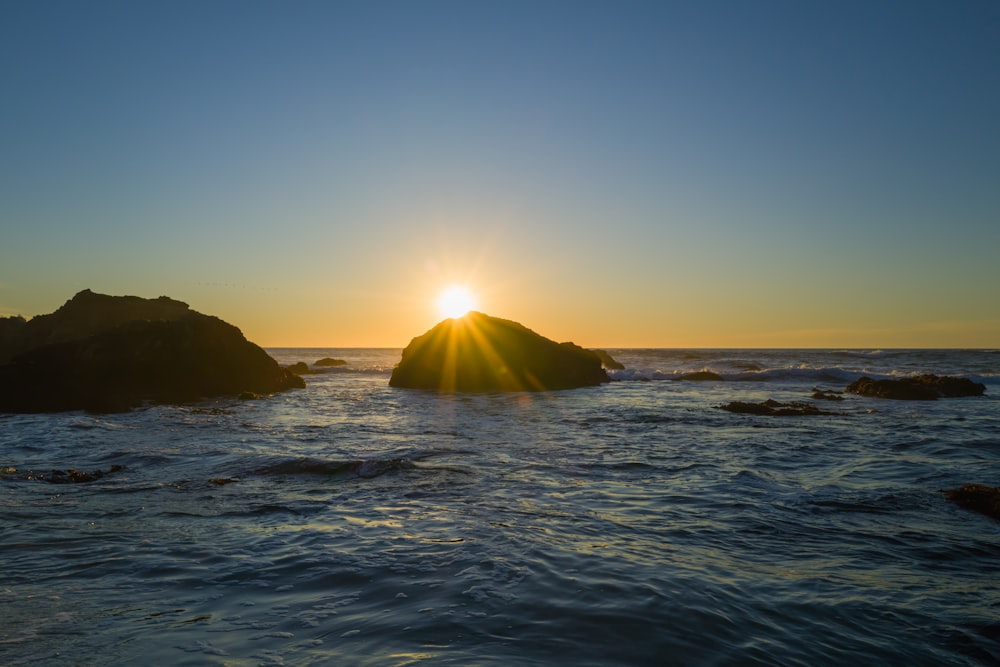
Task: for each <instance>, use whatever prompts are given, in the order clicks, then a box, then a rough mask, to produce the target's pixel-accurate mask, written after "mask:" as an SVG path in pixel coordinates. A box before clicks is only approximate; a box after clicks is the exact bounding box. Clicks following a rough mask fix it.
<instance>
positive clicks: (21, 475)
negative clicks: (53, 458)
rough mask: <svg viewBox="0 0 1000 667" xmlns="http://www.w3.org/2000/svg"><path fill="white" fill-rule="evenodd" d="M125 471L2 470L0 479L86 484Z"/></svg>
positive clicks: (121, 467) (118, 466) (115, 466)
mask: <svg viewBox="0 0 1000 667" xmlns="http://www.w3.org/2000/svg"><path fill="white" fill-rule="evenodd" d="M124 469H125V466H121V465H113V466H111V467H110V468H109V469H107V470H95V471H94V472H85V471H83V470H77V469H76V468H69V469H68V470H53V471H52V472H50V473H37V472H35V471H33V470H28V471H26V472H19V471H18V470H17V469H16V468H2V469H0V477H4V478H7V479H11V478H13V479H24V480H30V481H38V482H49V483H50V484H84V483H86V482H96V481H97V480H99V479H101V478H103V477H104V476H106V475H110V474H112V473H116V472H121V471H122V470H124Z"/></svg>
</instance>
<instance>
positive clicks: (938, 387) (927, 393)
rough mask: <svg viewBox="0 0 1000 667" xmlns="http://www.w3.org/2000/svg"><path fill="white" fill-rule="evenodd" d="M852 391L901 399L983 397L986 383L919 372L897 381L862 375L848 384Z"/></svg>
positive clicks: (922, 399)
mask: <svg viewBox="0 0 1000 667" xmlns="http://www.w3.org/2000/svg"><path fill="white" fill-rule="evenodd" d="M845 391H847V392H849V393H852V394H860V395H862V396H872V397H875V398H892V399H896V400H901V401H933V400H934V399H936V398H938V397H947V398H953V397H957V396H982V395H983V393H984V392H985V391H986V385H983V384H980V383H978V382H973V381H972V380H970V379H968V378H963V377H942V376H938V375H920V376H917V377H908V378H899V379H894V380H873V379H872V378H870V377H867V376H865V377H861V378H859V379H857V380H855V381H854V382H852V383H851V384H849V385H847V389H846V390H845Z"/></svg>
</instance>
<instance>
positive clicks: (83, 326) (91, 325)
mask: <svg viewBox="0 0 1000 667" xmlns="http://www.w3.org/2000/svg"><path fill="white" fill-rule="evenodd" d="M193 312H195V311H192V310H191V309H190V308H189V307H188V305H187V304H186V303H184V302H183V301H176V300H174V299H171V298H169V297H165V296H161V297H160V298H158V299H143V298H142V297H138V296H108V295H106V294H96V293H94V292H91V291H90V290H89V289H85V290H83V291H82V292H79V293H78V294H77V295H76V296H74V297H73V298H72V299H70V300H69V301H67V302H66V303H64V304H63V305H62V306H61V307H60V308H59V309H58V310H56V311H55V312H53V313H49V314H47V315H38V316H37V317H33V318H31V319H30V320H28V321H27V322H25V321H24V319H23V318H6V319H8V320H18V319H20V320H21V324H20V326H17V325H16V323H15V325H14V326H11V324H10V323H8V324H7V325H6V327H5V326H2V325H0V363H4V362H6V361H9V360H10V359H11V358H12V357H13V356H14V355H16V354H18V353H19V352H24V351H26V350H30V349H33V348H36V347H41V346H43V345H49V344H52V343H65V342H68V341H76V340H81V339H83V338H87V337H88V336H93V335H94V334H97V333H101V332H104V331H107V330H109V329H113V328H114V327H116V326H119V325H122V324H126V323H127V322H133V321H136V320H146V321H157V320H163V321H170V320H176V319H178V318H180V317H184V316H185V315H188V314H191V313H193ZM5 328H6V329H7V330H8V335H7V336H5V335H4V334H3V330H4V329H5Z"/></svg>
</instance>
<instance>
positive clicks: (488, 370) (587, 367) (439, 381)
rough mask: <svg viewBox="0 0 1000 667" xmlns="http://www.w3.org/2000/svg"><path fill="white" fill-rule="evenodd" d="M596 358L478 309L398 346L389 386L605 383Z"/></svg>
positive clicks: (477, 388)
mask: <svg viewBox="0 0 1000 667" xmlns="http://www.w3.org/2000/svg"><path fill="white" fill-rule="evenodd" d="M608 381H609V378H608V374H607V372H606V371H605V370H604V368H602V365H601V359H600V357H598V355H596V354H595V353H593V352H591V351H590V350H585V349H583V348H582V347H580V346H578V345H574V344H573V343H556V342H555V341H552V340H549V339H548V338H545V337H544V336H540V335H539V334H537V333H535V332H534V331H531V330H530V329H528V328H526V327H524V326H522V325H520V324H518V323H517V322H512V321H510V320H503V319H499V318H495V317H490V316H488V315H484V314H483V313H477V312H470V313H468V314H466V315H465V316H463V317H460V318H454V319H449V320H444V321H443V322H441V323H439V324H438V325H437V326H435V327H434V328H433V329H431V330H430V331H428V332H427V333H425V334H424V335H422V336H418V337H417V338H414V339H413V340H412V341H411V342H410V344H409V345H408V346H407V347H406V349H404V350H403V357H402V359H401V361H400V362H399V364H398V365H397V366H396V368H395V369H393V371H392V377H391V378H390V380H389V385H390V386H392V387H408V388H417V389H433V390H437V391H445V392H452V391H468V392H495V391H544V390H549V389H572V388H576V387H590V386H595V385H599V384H601V383H602V382H608Z"/></svg>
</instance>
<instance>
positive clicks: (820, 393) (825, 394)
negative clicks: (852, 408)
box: [812, 387, 844, 401]
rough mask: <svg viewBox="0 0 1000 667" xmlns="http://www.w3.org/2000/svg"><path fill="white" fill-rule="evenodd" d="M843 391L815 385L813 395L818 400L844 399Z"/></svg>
mask: <svg viewBox="0 0 1000 667" xmlns="http://www.w3.org/2000/svg"><path fill="white" fill-rule="evenodd" d="M841 393H842V392H839V391H834V390H833V389H820V388H818V387H813V393H812V397H813V399H815V400H817V401H842V400H844V397H843V396H842V395H841Z"/></svg>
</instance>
